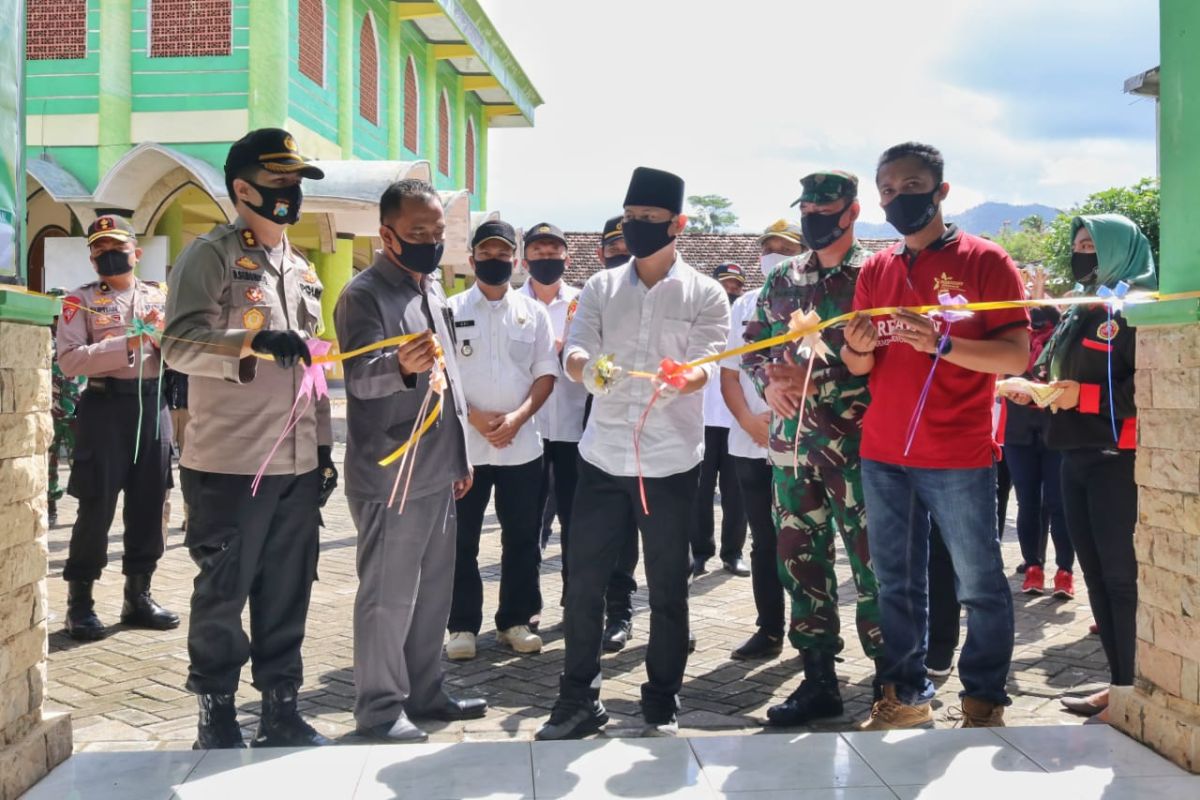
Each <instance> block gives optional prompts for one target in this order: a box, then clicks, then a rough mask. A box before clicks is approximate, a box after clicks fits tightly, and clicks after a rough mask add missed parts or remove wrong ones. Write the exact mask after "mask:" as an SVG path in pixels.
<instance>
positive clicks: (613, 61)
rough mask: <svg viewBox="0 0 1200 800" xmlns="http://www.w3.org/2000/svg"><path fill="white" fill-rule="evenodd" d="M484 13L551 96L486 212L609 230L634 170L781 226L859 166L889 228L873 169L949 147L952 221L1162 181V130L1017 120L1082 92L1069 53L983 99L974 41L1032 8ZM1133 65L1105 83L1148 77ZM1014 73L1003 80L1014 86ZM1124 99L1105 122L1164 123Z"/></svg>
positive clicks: (1051, 50) (536, 5)
mask: <svg viewBox="0 0 1200 800" xmlns="http://www.w3.org/2000/svg"><path fill="white" fill-rule="evenodd" d="M484 5H485V8H486V10H487V11H488V13H489V15H491V17H492V18H493V20H494V22H495V23H496V26H497V28H498V29H499V31H500V33H501V35H502V36H504V37H505V39H506V41H507V42H508V44H509V46H510V47H511V48H512V50H513V52H514V54H515V55H516V57H517V59H518V61H520V62H521V64H522V65H523V67H524V68H525V70H526V72H527V73H528V74H529V76H530V78H531V79H532V80H533V82H534V84H535V85H536V86H537V87H538V89H539V91H540V92H541V94H542V95H543V97H544V99H545V101H546V104H545V105H544V106H543V107H542V108H540V109H538V112H537V118H536V125H535V127H534V128H533V129H500V130H497V129H493V130H492V131H491V133H490V140H489V147H490V158H489V169H490V181H489V205H490V206H491V207H492V208H495V209H499V210H500V211H501V212H503V213H504V215H505V216H506V217H508V218H510V219H512V220H513V221H514V222H515V223H518V224H528V223H529V222H530V221H531V220H533V219H542V218H548V219H551V220H554V221H556V222H558V223H559V224H560V225H562V226H563V227H566V228H576V229H578V228H582V229H597V228H598V227H599V225H600V224H601V222H602V221H603V220H604V219H605V218H606V217H608V216H610V215H612V214H614V213H616V212H617V211H618V210H619V207H620V204H621V200H622V198H623V196H624V190H625V185H626V182H627V180H628V176H629V172H630V171H631V170H632V168H633V167H635V166H637V165H639V164H647V165H652V166H656V167H660V168H663V169H669V170H672V171H675V172H678V173H679V174H680V175H682V176H683V177H684V178H685V180H686V181H687V185H688V191H689V193H694V194H708V193H716V194H723V195H726V196H728V197H729V198H731V199H732V200H733V202H734V210H735V211H736V212H737V213H738V214H739V216H740V218H741V224H742V225H743V226H745V227H747V228H751V229H752V228H758V227H761V226H762V225H765V224H766V223H768V222H770V221H772V220H774V219H777V218H778V217H780V216H787V215H789V209H788V204H789V203H790V202H791V201H792V200H793V199H795V197H796V195H797V191H798V180H799V178H800V177H801V176H802V175H804V174H805V173H807V172H809V171H811V170H813V169H817V168H822V167H840V168H845V169H850V170H852V171H854V172H857V173H858V174H859V176H860V177H861V178H862V179H863V182H864V187H863V189H864V190H863V201H864V202H863V212H864V213H863V216H864V219H867V220H871V221H880V220H882V219H883V215H882V212H881V211H880V210H879V208H878V203H877V197H876V195H875V193H874V190H873V189H872V188H871V185H870V184H871V177H872V175H873V171H874V162H875V159H876V158H877V157H878V154H879V153H880V152H881V151H882V150H883V149H884V148H885V147H886V146H888V145H891V144H894V143H896V142H899V141H904V140H908V139H919V140H924V141H929V142H931V143H933V144H935V145H937V146H938V147H939V148H941V149H942V151H943V152H944V153H945V155H946V160H947V174H946V179H947V180H948V181H949V182H950V183H951V185H952V191H951V195H950V197H949V198H948V200H947V210H948V211H950V212H952V213H953V212H957V211H962V210H965V209H966V208H968V207H970V206H971V205H974V204H977V203H978V202H981V201H983V200H985V199H986V200H1001V201H1010V202H1043V203H1048V204H1051V205H1056V206H1060V207H1067V206H1069V205H1070V204H1071V203H1072V202H1074V201H1076V200H1079V199H1082V198H1083V197H1084V196H1086V195H1087V194H1088V193H1090V192H1093V191H1096V190H1099V189H1102V188H1105V187H1107V186H1111V185H1116V184H1121V183H1130V182H1132V181H1133V180H1136V179H1137V178H1138V177H1141V176H1143V175H1151V174H1153V173H1154V171H1155V162H1154V142H1153V136H1152V133H1151V134H1149V135H1146V136H1145V137H1143V138H1140V139H1138V138H1128V137H1119V136H1108V135H1106V133H1105V132H1104V131H1097V132H1095V135H1094V136H1089V137H1088V138H1087V139H1082V140H1072V139H1069V138H1062V137H1054V136H1051V135H1049V134H1047V133H1044V132H1043V133H1039V130H1041V131H1044V130H1045V129H1048V128H1050V127H1053V126H1052V125H1049V124H1045V125H1037V124H1032V125H1031V124H1029V123H1037V122H1039V120H1029V119H1025V118H1022V116H1021V115H1022V114H1023V113H1025V111H1024V110H1023V109H1024V107H1023V106H1020V105H1018V100H1019V99H1020V97H1021V96H1022V95H1023V94H1026V95H1028V96H1035V95H1036V96H1038V97H1042V96H1043V95H1045V94H1047V93H1050V94H1052V95H1053V94H1054V93H1060V94H1065V93H1069V92H1071V91H1073V89H1072V86H1070V85H1057V84H1056V78H1055V75H1056V64H1058V63H1059V62H1061V60H1062V59H1063V58H1064V57H1066V58H1070V57H1071V53H1070V52H1067V53H1063V52H1056V51H1055V47H1057V45H1055V46H1050V47H1047V48H1046V52H1045V53H1044V55H1040V56H1038V58H1044V59H1045V63H1044V65H1043V64H1039V65H1038V69H1037V70H1035V72H1036V73H1037V74H1038V75H1044V79H1043V80H1041V81H1039V83H1038V85H1036V86H1033V85H1031V86H1020V85H1008V86H1005V87H1004V89H1005V91H1003V92H1002V91H995V90H989V89H987V88H983V87H982V86H978V85H972V83H973V81H974V82H975V83H979V84H981V83H989V84H991V83H994V82H995V80H996V79H997V75H996V74H992V75H988V76H986V77H987V78H988V80H987V81H984V80H983V79H982V78H980V79H978V80H976V79H975V78H974V77H972V76H970V75H967V74H966V71H965V70H960V69H958V68H956V66H955V65H958V64H961V63H963V59H964V56H966V57H969V56H970V55H971V48H972V47H974V46H978V45H979V44H980V43H981V42H983V41H987V42H988V43H989V45H992V46H994V45H996V43H995V42H993V41H990V40H986V38H985V39H981V38H980V37H987V36H988V34H989V31H990V30H993V29H996V30H1000V31H1004V32H1006V33H1005V35H1008V33H1007V32H1009V31H1012V30H1014V29H1017V30H1021V29H1022V28H1021V25H1022V24H1023V18H1024V20H1027V22H1028V26H1037V25H1038V24H1039V19H1042V18H1043V16H1044V11H1043V10H1042V9H1043V8H1044V6H1043V5H1042V4H1040V3H1036V2H1033V0H1016V1H1015V2H1012V3H1006V4H996V3H989V2H984V0H971V1H968V0H906V2H903V3H897V2H894V0H861V1H860V2H856V3H844V4H834V3H831V2H828V0H820V1H819V2H808V1H805V2H799V1H798V0H739V2H738V3H736V4H727V3H720V4H718V3H708V2H687V1H686V0H637V1H636V2H635V1H634V0H610V2H606V3H582V2H577V1H576V2H571V1H569V0H520V2H517V0H507V2H504V1H503V0H484ZM1077 5H1078V6H1079V8H1080V9H1081V11H1082V9H1087V11H1086V12H1083V13H1080V14H1078V15H1076V16H1074V17H1072V18H1073V19H1075V20H1076V21H1077V22H1076V23H1075V24H1077V25H1078V26H1086V25H1087V24H1089V22H1088V21H1089V20H1096V22H1094V24H1097V25H1106V26H1110V27H1111V26H1114V25H1118V24H1120V22H1121V19H1122V15H1123V14H1124V15H1131V14H1135V13H1137V14H1144V13H1145V9H1146V8H1147V7H1148V6H1152V5H1153V3H1149V2H1147V0H1138V6H1139V7H1138V8H1128V6H1129V0H1109V2H1108V3H1107V4H1106V3H1104V2H1101V1H1100V0H1097V2H1093V3H1088V4H1086V5H1084V4H1082V3H1078V4H1077ZM1073 8H1074V6H1071V7H1067V8H1066V10H1065V11H1064V10H1062V9H1058V11H1060V12H1061V13H1060V14H1058V16H1062V15H1064V14H1065V15H1071V14H1075V12H1074V11H1073V10H1072V9H1073ZM997 14H1002V15H1003V18H1002V19H1001V18H1000V17H997ZM1056 19H1057V18H1056ZM1055 24H1057V22H1056V23H1055ZM1144 27H1145V26H1144V25H1143V26H1141V27H1140V28H1138V29H1139V30H1141V29H1142V28H1144ZM1025 30H1028V31H1029V32H1030V33H1031V35H1034V34H1036V33H1037V28H1036V27H1027V28H1025ZM1076 33H1078V31H1077V30H1076V31H1073V32H1072V35H1074V34H1076ZM1015 45H1016V42H1015V41H1014V49H1015ZM1148 47H1150V48H1151V49H1153V43H1151V44H1150V45H1148ZM1141 49H1142V50H1146V49H1147V45H1145V43H1143V46H1142V48H1141ZM1000 50H1001V51H1003V50H1004V47H1003V46H1001V47H1000ZM1023 57H1027V56H1023ZM1134 60H1135V61H1137V63H1135V64H1131V65H1130V66H1129V67H1128V68H1127V69H1126V68H1125V67H1124V66H1123V65H1121V64H1117V65H1116V66H1115V67H1114V69H1115V70H1116V71H1117V72H1112V70H1110V73H1112V74H1120V72H1119V70H1121V69H1126V72H1125V73H1124V74H1133V73H1134V72H1137V71H1139V70H1141V69H1145V68H1147V67H1150V66H1153V63H1141V60H1138V59H1137V58H1135V59H1134ZM1142 60H1144V59H1142ZM987 66H988V67H992V65H991V64H989V65H987ZM1026 66H1028V65H1027V64H1026ZM1004 70H1005V64H1004V63H999V64H996V65H994V69H993V70H992V71H993V72H995V73H998V79H999V80H1000V81H1001V82H1002V83H1003V80H1004ZM1026 72H1028V70H1026ZM1023 74H1024V73H1023ZM1112 74H1105V75H1104V76H1103V77H1101V76H1099V75H1097V76H1096V77H1095V80H1101V79H1102V80H1104V81H1111V82H1112V83H1113V85H1112V87H1111V89H1112V92H1113V95H1114V96H1115V97H1117V98H1120V90H1121V86H1120V80H1119V79H1117V78H1114V77H1112ZM1124 74H1123V75H1122V77H1123V76H1124ZM1014 98H1017V99H1016V100H1014ZM1120 100H1121V102H1120V103H1119V104H1118V106H1119V107H1118V108H1117V110H1116V111H1115V112H1113V113H1116V114H1121V113H1127V114H1130V115H1142V118H1143V119H1144V118H1145V115H1149V119H1151V120H1152V119H1153V113H1154V111H1153V105H1152V104H1150V103H1141V104H1133V103H1130V102H1129V98H1120ZM1045 107H1048V108H1050V109H1053V108H1054V105H1053V103H1050V104H1049V105H1048V106H1045ZM1047 113H1048V112H1047ZM1051 121H1052V120H1051ZM1016 123H1021V124H1016ZM1144 127H1148V128H1149V129H1151V130H1152V124H1151V125H1149V126H1144ZM1030 131H1032V133H1031V132H1030Z"/></svg>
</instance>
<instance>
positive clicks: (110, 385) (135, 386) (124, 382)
mask: <svg viewBox="0 0 1200 800" xmlns="http://www.w3.org/2000/svg"><path fill="white" fill-rule="evenodd" d="M139 384H140V387H139ZM85 391H88V392H94V393H96V394H134V395H136V394H138V392H139V391H140V392H141V393H142V394H157V393H158V376H157V375H155V376H153V377H149V378H144V379H143V380H141V381H138V379H137V378H88V382H87V389H85Z"/></svg>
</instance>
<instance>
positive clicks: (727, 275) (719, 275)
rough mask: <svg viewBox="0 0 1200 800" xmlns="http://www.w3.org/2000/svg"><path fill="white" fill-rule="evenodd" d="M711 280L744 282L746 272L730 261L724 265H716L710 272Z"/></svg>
mask: <svg viewBox="0 0 1200 800" xmlns="http://www.w3.org/2000/svg"><path fill="white" fill-rule="evenodd" d="M712 276H713V278H715V279H716V280H719V281H723V280H726V279H728V280H735V281H737V282H738V283H745V282H746V271H745V270H744V269H742V268H741V267H740V266H738V265H737V264H735V263H733V262H732V261H729V262H726V263H724V264H718V265H717V266H716V268H714V269H713V272H712Z"/></svg>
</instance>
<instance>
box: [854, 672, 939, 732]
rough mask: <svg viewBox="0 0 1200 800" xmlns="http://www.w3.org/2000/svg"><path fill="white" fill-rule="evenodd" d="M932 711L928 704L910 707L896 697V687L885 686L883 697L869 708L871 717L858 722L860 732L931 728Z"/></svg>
mask: <svg viewBox="0 0 1200 800" xmlns="http://www.w3.org/2000/svg"><path fill="white" fill-rule="evenodd" d="M932 727H933V709H931V708H930V707H929V703H921V704H919V705H915V706H910V705H905V704H904V703H901V702H900V700H899V699H898V698H897V697H896V686H895V685H894V684H891V683H889V684H885V685H884V687H883V697H882V699H880V700H876V701H875V705H873V706H871V716H870V717H869V718H868V719H866V720H865V721H863V722H860V723H859V725H858V729H859V730H860V731H894V730H903V729H905V728H932Z"/></svg>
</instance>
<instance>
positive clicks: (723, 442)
mask: <svg viewBox="0 0 1200 800" xmlns="http://www.w3.org/2000/svg"><path fill="white" fill-rule="evenodd" d="M718 483H719V485H720V487H721V560H722V561H732V560H733V559H735V558H738V557H740V556H741V555H742V547H743V546H744V545H745V544H746V511H745V508H744V506H743V504H742V493H741V491H740V490H739V489H738V481H737V476H736V475H735V474H734V469H733V456H731V455H729V429H728V428H719V427H716V426H712V425H710V426H706V427H705V428H704V462H703V463H702V464H701V465H700V490H699V491H698V492H697V493H696V499H695V510H694V512H693V513H694V516H693V523H692V534H691V541H692V557H693V558H703V559H709V558H712V557H713V556H714V555H716V553H717V546H716V542H715V541H714V530H713V528H714V523H713V496H714V494H715V493H716V490H717V486H718Z"/></svg>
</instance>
